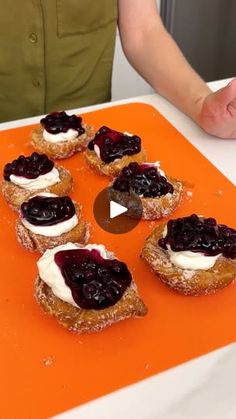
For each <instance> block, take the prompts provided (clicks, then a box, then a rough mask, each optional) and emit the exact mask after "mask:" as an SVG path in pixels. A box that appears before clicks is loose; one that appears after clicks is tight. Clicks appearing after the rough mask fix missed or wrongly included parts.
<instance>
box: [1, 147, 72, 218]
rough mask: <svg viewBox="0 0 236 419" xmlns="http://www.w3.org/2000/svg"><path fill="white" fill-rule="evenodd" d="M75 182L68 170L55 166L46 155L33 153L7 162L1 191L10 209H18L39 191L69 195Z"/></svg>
mask: <svg viewBox="0 0 236 419" xmlns="http://www.w3.org/2000/svg"><path fill="white" fill-rule="evenodd" d="M72 182H73V181H72V177H71V175H70V173H69V171H68V170H66V169H64V168H63V167H60V166H57V165H55V164H54V162H53V161H52V160H49V159H48V157H47V156H46V155H45V154H38V153H36V152H34V153H32V154H31V156H28V157H25V156H19V157H18V158H17V159H16V160H13V162H11V163H7V164H6V165H5V167H4V178H3V181H2V193H3V196H4V198H5V199H6V201H7V202H8V204H9V205H10V206H11V208H12V209H13V210H15V211H18V210H19V209H20V206H21V204H22V203H23V202H24V201H27V200H28V199H29V198H30V197H31V196H33V195H35V194H36V193H39V192H50V193H54V194H56V195H66V194H68V193H69V192H70V191H71V189H72Z"/></svg>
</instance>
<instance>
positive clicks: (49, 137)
mask: <svg viewBox="0 0 236 419" xmlns="http://www.w3.org/2000/svg"><path fill="white" fill-rule="evenodd" d="M78 136H79V133H78V131H77V130H75V129H72V128H70V129H68V131H66V132H59V133H58V134H51V133H50V132H48V131H47V130H46V129H44V130H43V138H44V140H45V141H48V142H49V143H62V142H63V143H65V142H67V141H73V140H75V139H76V138H77V137H78Z"/></svg>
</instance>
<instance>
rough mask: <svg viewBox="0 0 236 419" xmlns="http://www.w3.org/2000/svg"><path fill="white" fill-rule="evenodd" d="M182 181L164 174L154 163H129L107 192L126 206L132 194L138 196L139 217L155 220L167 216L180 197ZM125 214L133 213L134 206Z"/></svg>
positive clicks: (157, 164)
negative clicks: (139, 205) (139, 203)
mask: <svg viewBox="0 0 236 419" xmlns="http://www.w3.org/2000/svg"><path fill="white" fill-rule="evenodd" d="M182 191H183V185H182V183H181V182H180V181H178V180H176V179H173V178H171V177H167V176H166V175H165V173H164V172H163V171H162V170H161V169H160V166H159V162H156V163H142V164H141V165H139V164H138V163H130V164H129V165H128V166H126V167H124V168H123V169H122V171H121V173H120V175H119V176H118V177H117V178H116V179H115V180H114V181H113V183H112V185H111V187H110V190H109V195H110V197H112V199H113V200H115V201H116V202H119V203H120V204H121V205H123V206H124V207H128V208H129V202H130V199H132V198H133V197H134V196H135V195H136V196H137V197H138V198H140V200H141V207H142V218H143V219H144V220H156V219H159V218H161V217H167V216H169V215H170V214H171V213H172V212H173V211H174V209H175V208H176V207H177V206H178V205H179V203H180V201H181V196H182ZM127 215H130V216H132V215H133V216H135V210H134V213H133V214H132V212H131V210H129V212H127Z"/></svg>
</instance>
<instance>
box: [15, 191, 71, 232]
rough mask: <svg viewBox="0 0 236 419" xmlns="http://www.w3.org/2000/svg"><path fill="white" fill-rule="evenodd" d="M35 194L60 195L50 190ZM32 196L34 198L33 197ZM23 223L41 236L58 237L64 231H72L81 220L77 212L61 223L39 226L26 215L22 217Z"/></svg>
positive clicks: (45, 195)
mask: <svg viewBox="0 0 236 419" xmlns="http://www.w3.org/2000/svg"><path fill="white" fill-rule="evenodd" d="M35 196H44V197H45V198H50V197H52V198H53V197H54V198H55V197H57V196H58V195H56V194H54V193H50V192H41V193H38V194H36V195H34V196H33V197H35ZM33 197H32V198H33ZM21 222H22V224H23V225H24V226H25V227H26V228H27V229H28V230H30V231H31V232H32V233H34V234H40V235H41V236H45V237H58V236H61V235H62V234H64V233H68V231H71V230H72V229H73V228H74V227H75V226H77V224H78V222H79V220H78V217H77V215H76V214H74V215H73V217H71V218H69V220H65V221H62V222H60V223H56V224H54V225H51V226H38V225H34V224H31V223H29V221H27V220H26V219H25V218H24V217H21Z"/></svg>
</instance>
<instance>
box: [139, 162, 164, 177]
mask: <svg viewBox="0 0 236 419" xmlns="http://www.w3.org/2000/svg"><path fill="white" fill-rule="evenodd" d="M143 165H145V166H150V167H155V168H156V169H157V170H158V172H159V173H160V175H161V176H163V177H165V178H166V174H165V172H164V171H163V170H162V169H161V165H160V162H159V161H155V162H153V163H149V162H145V163H143Z"/></svg>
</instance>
